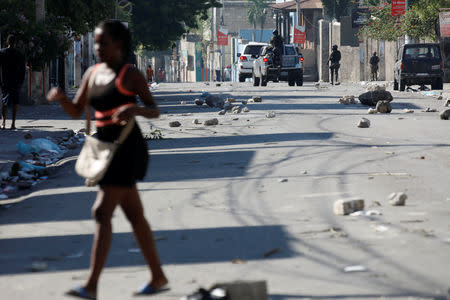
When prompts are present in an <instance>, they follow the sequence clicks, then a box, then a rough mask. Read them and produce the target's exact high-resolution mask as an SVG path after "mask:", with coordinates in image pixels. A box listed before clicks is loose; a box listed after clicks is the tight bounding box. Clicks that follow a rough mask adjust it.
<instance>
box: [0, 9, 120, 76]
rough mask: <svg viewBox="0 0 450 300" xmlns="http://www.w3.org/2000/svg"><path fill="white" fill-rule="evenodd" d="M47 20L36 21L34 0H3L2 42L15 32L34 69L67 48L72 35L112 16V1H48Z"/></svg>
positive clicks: (0, 20) (0, 26) (0, 17)
mask: <svg viewBox="0 0 450 300" xmlns="http://www.w3.org/2000/svg"><path fill="white" fill-rule="evenodd" d="M46 2H47V3H46V4H47V5H46V7H47V9H46V10H47V11H46V16H45V22H36V6H35V0H0V33H1V36H2V44H3V43H4V42H5V40H6V37H7V35H9V34H15V35H16V36H17V40H18V43H17V44H18V47H19V49H21V50H22V51H23V52H24V54H25V57H26V60H27V62H28V63H29V64H30V65H32V66H33V68H34V69H39V68H40V67H41V66H42V65H43V64H44V63H46V62H48V61H50V60H52V59H54V58H56V57H57V56H58V55H60V54H61V53H63V52H64V51H66V50H67V48H68V46H69V42H70V38H71V37H73V36H75V35H78V34H83V33H86V32H88V31H89V30H91V29H92V28H93V26H94V24H95V23H97V22H98V21H100V20H102V19H105V18H109V17H110V16H111V15H112V10H113V8H114V7H113V5H112V4H113V3H114V1H113V0H66V1H58V0H47V1H46Z"/></svg>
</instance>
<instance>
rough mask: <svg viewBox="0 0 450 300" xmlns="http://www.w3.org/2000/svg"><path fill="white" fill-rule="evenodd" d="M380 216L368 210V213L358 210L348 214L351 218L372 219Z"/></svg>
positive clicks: (375, 211)
mask: <svg viewBox="0 0 450 300" xmlns="http://www.w3.org/2000/svg"><path fill="white" fill-rule="evenodd" d="M381 215H382V213H381V212H379V211H378V210H368V211H364V210H360V211H355V212H354V213H351V214H350V216H352V217H372V216H381Z"/></svg>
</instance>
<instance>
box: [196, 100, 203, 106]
mask: <svg viewBox="0 0 450 300" xmlns="http://www.w3.org/2000/svg"><path fill="white" fill-rule="evenodd" d="M204 103H205V101H203V100H201V99H195V100H194V104H195V105H198V106H202V105H203V104H204Z"/></svg>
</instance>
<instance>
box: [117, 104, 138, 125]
mask: <svg viewBox="0 0 450 300" xmlns="http://www.w3.org/2000/svg"><path fill="white" fill-rule="evenodd" d="M136 112H137V110H136V105H129V106H124V107H120V108H119V109H118V110H117V111H116V112H115V113H114V114H113V115H112V117H111V119H112V120H113V121H114V122H115V123H119V124H121V125H124V124H126V123H127V121H128V120H130V119H131V118H133V117H134V116H135V115H136Z"/></svg>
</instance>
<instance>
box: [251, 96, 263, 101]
mask: <svg viewBox="0 0 450 300" xmlns="http://www.w3.org/2000/svg"><path fill="white" fill-rule="evenodd" d="M252 100H253V102H262V98H261V97H259V96H253V97H252Z"/></svg>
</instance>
